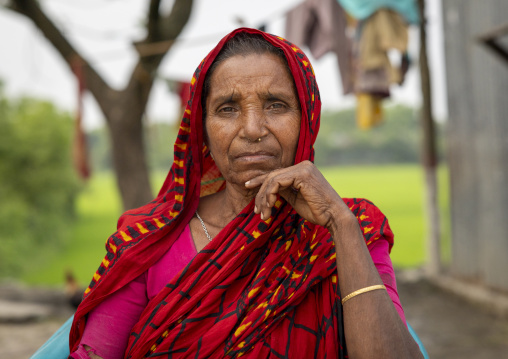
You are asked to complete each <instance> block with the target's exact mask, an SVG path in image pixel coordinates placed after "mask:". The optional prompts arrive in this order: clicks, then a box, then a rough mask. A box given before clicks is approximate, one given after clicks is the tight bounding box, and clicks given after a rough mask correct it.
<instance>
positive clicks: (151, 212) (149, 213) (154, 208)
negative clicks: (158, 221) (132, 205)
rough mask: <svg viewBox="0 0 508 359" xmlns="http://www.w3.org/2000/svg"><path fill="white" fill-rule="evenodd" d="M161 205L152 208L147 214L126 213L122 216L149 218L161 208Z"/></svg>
mask: <svg viewBox="0 0 508 359" xmlns="http://www.w3.org/2000/svg"><path fill="white" fill-rule="evenodd" d="M161 205H162V203H159V204H158V205H156V206H154V207H153V208H152V209H151V210H150V212H148V213H126V214H124V216H130V217H140V216H151V215H152V214H153V213H154V212H155V210H156V209H157V208H159V206H161Z"/></svg>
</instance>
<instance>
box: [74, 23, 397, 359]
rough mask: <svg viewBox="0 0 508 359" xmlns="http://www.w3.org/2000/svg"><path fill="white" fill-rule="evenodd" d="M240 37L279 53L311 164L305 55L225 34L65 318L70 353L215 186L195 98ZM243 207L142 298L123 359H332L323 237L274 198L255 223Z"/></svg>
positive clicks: (331, 275)
mask: <svg viewBox="0 0 508 359" xmlns="http://www.w3.org/2000/svg"><path fill="white" fill-rule="evenodd" d="M240 32H247V33H253V34H260V35H261V36H263V37H264V38H265V39H266V40H267V41H268V42H269V43H271V44H273V45H274V46H276V47H279V48H281V49H282V50H283V51H284V54H285V57H286V59H287V62H288V65H289V68H290V70H291V74H292V76H293V78H294V82H295V85H296V91H297V93H298V99H299V101H300V106H301V113H302V119H301V128H300V137H299V143H298V150H297V154H296V158H295V163H299V162H301V161H304V160H311V161H312V160H313V158H314V149H313V144H314V142H315V139H316V135H317V132H318V129H319V119H320V110H321V101H320V97H319V91H318V88H317V85H316V81H315V77H314V72H313V69H312V66H311V64H310V62H309V60H308V59H307V57H306V56H305V54H304V53H303V52H302V51H301V50H300V49H299V48H298V47H296V46H294V45H293V44H291V43H289V42H288V41H286V40H285V39H283V38H281V37H277V36H273V35H269V34H267V33H264V32H261V31H258V30H254V29H246V28H242V29H237V30H235V31H233V32H232V33H230V34H229V35H227V36H226V37H224V38H223V39H222V40H221V41H220V42H219V44H218V45H217V46H216V47H215V49H213V50H212V51H211V52H210V53H209V54H208V56H207V57H206V58H205V59H204V60H203V61H202V62H201V64H200V65H199V67H198V69H197V70H196V72H195V74H194V76H193V78H192V80H191V84H192V88H191V100H190V101H189V104H188V106H187V109H186V111H185V114H184V118H183V120H182V123H181V127H180V131H179V134H178V138H177V140H176V143H175V147H174V163H173V165H172V167H171V170H170V172H169V174H168V176H167V178H166V181H165V182H164V185H163V186H162V189H161V191H160V192H159V195H158V196H157V198H156V199H155V200H154V201H152V202H150V203H149V204H147V205H145V206H143V207H141V208H138V209H135V210H131V211H128V212H126V213H125V214H124V215H123V216H122V217H121V218H120V220H119V222H118V231H117V232H115V233H114V234H113V235H112V236H111V237H110V238H109V240H108V242H107V244H106V249H107V251H108V253H107V255H106V257H105V258H104V260H103V261H102V264H101V266H100V267H99V269H98V271H97V272H96V274H95V275H94V278H93V280H92V282H91V284H90V286H89V288H88V289H87V290H86V292H85V297H84V300H83V302H82V304H81V305H80V307H79V308H78V311H77V312H76V315H75V318H74V323H73V327H72V331H71V335H70V346H71V352H72V351H73V350H75V349H76V348H77V346H78V344H79V341H80V338H81V336H82V334H83V330H84V327H85V325H86V314H87V313H88V312H89V311H90V310H92V309H93V308H94V307H95V306H96V305H97V304H99V303H100V302H101V301H102V300H104V298H106V297H107V296H109V295H110V294H112V293H113V292H115V291H117V290H118V289H120V288H121V287H123V286H124V285H126V284H127V283H129V282H130V281H132V280H133V279H134V278H136V277H138V276H139V275H140V274H142V273H143V272H145V271H146V270H147V269H148V268H149V267H150V266H151V265H153V264H154V263H155V262H156V261H157V260H158V259H159V258H160V257H161V256H162V255H163V254H164V253H165V252H166V251H167V250H168V249H169V248H170V247H171V245H172V244H173V242H174V241H175V240H176V239H177V238H178V236H179V235H180V233H181V232H182V230H183V229H184V227H185V226H186V225H187V224H188V223H189V221H190V219H191V218H192V216H193V215H194V213H195V211H196V209H197V207H198V203H199V198H200V197H201V196H204V195H207V194H210V193H214V192H217V191H220V190H222V189H223V188H224V186H225V183H224V179H223V178H222V177H221V174H220V173H219V170H218V169H217V167H216V166H215V164H214V162H213V159H212V158H211V156H210V153H209V151H208V148H207V147H206V146H205V145H204V144H203V128H202V108H201V92H202V89H203V82H204V78H205V75H206V73H207V71H208V69H209V68H210V66H211V64H212V62H213V60H214V59H215V57H216V56H217V54H218V53H219V51H220V50H221V49H222V47H223V46H224V44H225V43H226V42H227V41H228V40H229V39H231V38H232V37H233V36H235V35H236V34H238V33H240ZM345 202H346V203H347V204H348V206H349V207H350V209H351V210H352V211H353V213H355V214H356V216H357V218H358V221H359V224H360V226H361V228H362V230H363V232H364V233H365V239H366V241H367V243H370V242H372V241H374V240H377V239H379V238H381V237H382V236H384V237H386V238H387V239H388V240H389V241H390V242H391V241H392V233H391V230H390V228H389V226H388V223H387V222H386V218H385V217H384V216H383V215H382V214H381V212H379V210H378V209H377V208H376V207H375V206H373V205H372V204H371V203H370V202H368V201H365V200H354V199H351V200H345ZM253 208H254V202H253V201H252V202H251V203H250V204H249V205H248V206H247V207H246V208H244V210H243V211H242V212H241V213H240V214H239V215H238V216H237V217H236V218H235V219H234V220H233V221H232V222H231V223H229V224H228V225H227V226H226V227H225V228H224V229H223V230H222V231H221V232H220V233H219V234H218V235H217V236H216V237H215V238H214V240H213V241H212V242H210V243H209V244H208V245H207V246H206V247H205V248H204V249H203V250H202V251H201V252H199V253H198V254H197V255H196V257H195V258H194V259H193V260H192V261H191V262H190V263H189V264H188V265H187V266H186V268H184V269H183V270H182V271H181V272H180V273H179V275H177V276H176V277H175V278H173V279H172V280H171V281H170V282H169V283H168V284H167V285H166V287H165V288H164V289H163V290H162V291H161V292H160V293H159V294H158V295H157V296H156V297H155V298H153V299H152V300H151V301H150V302H149V304H148V306H147V307H146V309H145V310H144V312H143V313H142V315H141V318H140V320H139V322H138V324H136V325H135V327H134V328H133V332H132V334H131V336H130V339H129V344H128V348H127V351H126V354H125V357H126V358H142V357H150V356H157V355H164V354H166V355H169V356H170V357H172V358H177V357H178V358H180V357H193V358H205V357H206V358H222V357H239V356H248V357H252V358H261V357H270V356H274V357H287V358H296V357H298V358H310V357H319V358H324V357H327V358H338V357H343V355H344V353H345V347H344V345H345V342H344V336H343V333H342V307H341V305H340V292H339V288H338V283H337V273H336V262H335V258H336V256H335V248H334V244H333V240H332V238H331V237H330V234H329V233H328V231H327V230H326V229H325V228H323V227H320V226H316V225H313V224H312V223H309V222H307V221H306V220H304V219H302V218H301V217H300V216H299V215H298V214H297V213H296V212H295V211H294V210H293V208H292V207H291V206H290V205H289V204H288V203H287V202H286V201H285V200H284V199H282V198H279V199H278V201H277V202H276V204H275V207H274V208H273V209H272V216H271V217H270V218H268V219H267V220H265V221H263V220H261V219H260V216H259V215H255V214H254V211H253ZM170 354H172V355H170Z"/></svg>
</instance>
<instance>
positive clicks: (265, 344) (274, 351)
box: [263, 341, 286, 359]
mask: <svg viewBox="0 0 508 359" xmlns="http://www.w3.org/2000/svg"><path fill="white" fill-rule="evenodd" d="M263 345H264V346H265V347H267V348H269V349H270V354H272V355H275V356H276V357H277V358H281V359H285V358H286V357H285V356H284V355H283V354H280V353H279V352H277V351H276V350H275V349H273V348H272V347H271V346H270V345H269V344H268V343H267V342H266V341H263Z"/></svg>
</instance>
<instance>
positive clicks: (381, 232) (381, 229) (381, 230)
mask: <svg viewBox="0 0 508 359" xmlns="http://www.w3.org/2000/svg"><path fill="white" fill-rule="evenodd" d="M385 226H386V217H384V218H383V223H381V228H380V229H379V234H380V235H381V237H384V236H385Z"/></svg>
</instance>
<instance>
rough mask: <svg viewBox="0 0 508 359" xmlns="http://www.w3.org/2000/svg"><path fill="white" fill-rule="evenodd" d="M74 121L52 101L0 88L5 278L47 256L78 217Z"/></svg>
mask: <svg viewBox="0 0 508 359" xmlns="http://www.w3.org/2000/svg"><path fill="white" fill-rule="evenodd" d="M72 133H73V131H72V121H71V118H70V116H69V115H68V114H66V113H62V112H60V111H59V110H58V109H56V108H55V106H53V105H52V104H50V103H48V102H43V101H40V100H34V99H30V98H21V99H18V100H8V99H7V98H5V97H4V96H3V93H2V91H1V88H0V277H6V276H13V275H16V276H17V275H19V271H20V270H22V269H26V268H27V265H28V267H29V266H30V265H32V266H35V265H37V264H40V263H43V262H44V260H45V259H47V253H50V252H51V251H54V250H55V249H57V248H59V247H61V246H62V245H63V243H64V242H65V240H64V239H65V238H66V234H67V233H68V230H69V228H70V225H71V223H72V221H73V219H74V200H75V197H76V194H77V192H78V188H79V185H78V182H77V179H76V177H75V174H74V171H73V169H72V165H71V159H70V142H71V135H72Z"/></svg>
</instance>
